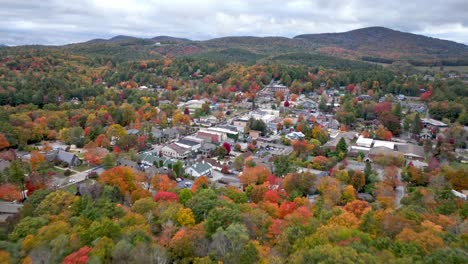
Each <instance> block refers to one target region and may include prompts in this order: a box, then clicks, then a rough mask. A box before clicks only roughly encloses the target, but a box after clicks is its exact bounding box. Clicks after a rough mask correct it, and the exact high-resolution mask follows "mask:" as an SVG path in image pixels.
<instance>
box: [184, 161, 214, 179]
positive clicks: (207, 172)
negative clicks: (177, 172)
mask: <svg viewBox="0 0 468 264" xmlns="http://www.w3.org/2000/svg"><path fill="white" fill-rule="evenodd" d="M212 172H213V167H212V166H211V164H209V163H207V162H204V161H202V162H197V163H195V164H193V165H192V166H190V167H188V168H186V169H185V173H187V174H188V175H190V176H192V177H195V178H198V177H201V176H206V177H211V173H212Z"/></svg>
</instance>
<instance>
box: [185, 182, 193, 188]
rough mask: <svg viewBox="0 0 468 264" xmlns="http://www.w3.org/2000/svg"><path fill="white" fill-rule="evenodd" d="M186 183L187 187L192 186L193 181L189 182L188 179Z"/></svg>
mask: <svg viewBox="0 0 468 264" xmlns="http://www.w3.org/2000/svg"><path fill="white" fill-rule="evenodd" d="M184 185H185V187H190V186H192V183H191V182H189V181H186V182H185V183H184Z"/></svg>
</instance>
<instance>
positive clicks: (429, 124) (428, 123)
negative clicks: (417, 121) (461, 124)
mask: <svg viewBox="0 0 468 264" xmlns="http://www.w3.org/2000/svg"><path fill="white" fill-rule="evenodd" d="M421 122H422V123H423V125H424V127H426V128H446V127H448V125H447V124H445V123H443V122H440V121H439V120H435V119H432V118H421Z"/></svg>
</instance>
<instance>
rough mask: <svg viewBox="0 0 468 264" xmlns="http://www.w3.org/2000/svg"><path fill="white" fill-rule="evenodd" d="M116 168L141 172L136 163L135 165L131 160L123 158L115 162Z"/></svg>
mask: <svg viewBox="0 0 468 264" xmlns="http://www.w3.org/2000/svg"><path fill="white" fill-rule="evenodd" d="M117 166H122V167H127V168H131V169H133V170H134V171H140V170H141V168H140V165H138V163H136V162H135V161H133V160H129V159H124V158H122V159H118V160H117Z"/></svg>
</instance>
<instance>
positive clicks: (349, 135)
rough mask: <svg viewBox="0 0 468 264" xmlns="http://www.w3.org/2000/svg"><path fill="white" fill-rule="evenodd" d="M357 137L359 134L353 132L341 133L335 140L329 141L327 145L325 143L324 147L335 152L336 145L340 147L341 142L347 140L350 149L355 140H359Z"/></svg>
mask: <svg viewBox="0 0 468 264" xmlns="http://www.w3.org/2000/svg"><path fill="white" fill-rule="evenodd" d="M357 136H358V133H356V132H352V131H349V132H341V133H338V134H337V135H336V136H335V137H334V138H332V139H331V140H329V141H328V142H327V143H325V144H324V145H323V147H324V148H328V149H330V150H333V151H334V150H335V149H336V145H338V142H340V140H341V139H342V138H343V139H344V140H345V142H346V145H347V146H348V147H349V146H350V145H351V142H352V141H353V140H354V139H355V138H357Z"/></svg>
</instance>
